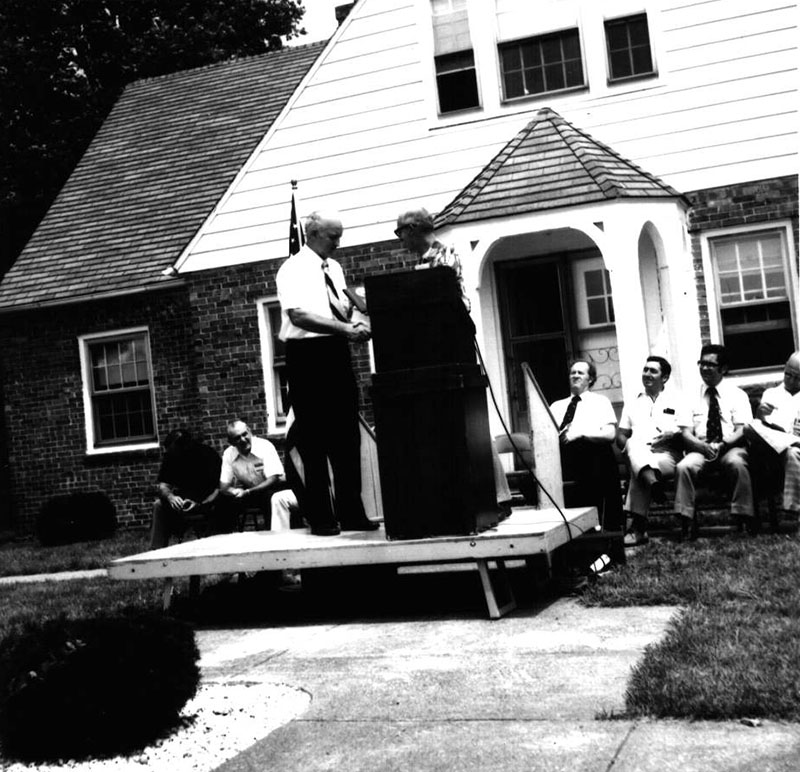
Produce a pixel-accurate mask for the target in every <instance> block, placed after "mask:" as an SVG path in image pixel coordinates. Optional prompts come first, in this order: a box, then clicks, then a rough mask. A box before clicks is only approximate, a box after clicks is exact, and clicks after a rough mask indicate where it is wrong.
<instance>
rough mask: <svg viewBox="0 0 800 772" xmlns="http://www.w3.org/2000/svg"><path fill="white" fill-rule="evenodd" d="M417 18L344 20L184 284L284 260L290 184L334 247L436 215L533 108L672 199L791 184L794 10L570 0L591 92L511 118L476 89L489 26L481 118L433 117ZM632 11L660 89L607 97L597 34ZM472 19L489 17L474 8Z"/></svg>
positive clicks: (621, 89) (397, 10) (480, 47)
mask: <svg viewBox="0 0 800 772" xmlns="http://www.w3.org/2000/svg"><path fill="white" fill-rule="evenodd" d="M488 1H489V0H471V2H472V3H473V4H474V3H479V4H485V3H487V2H488ZM549 2H551V3H553V4H554V6H553V7H556V6H558V7H560V8H564V7H566V6H565V5H564V3H563V0H549ZM539 5H540V6H545V5H546V2H545V0H540V2H539ZM427 6H428V0H361V2H359V3H358V4H357V5H356V7H355V9H354V10H353V11H352V12H351V15H350V17H349V18H348V20H347V21H346V22H345V24H344V25H343V27H342V28H341V29H340V30H339V32H338V33H337V36H336V37H334V39H333V41H332V43H331V44H329V46H328V48H327V49H326V50H325V51H324V52H323V54H322V56H321V57H320V60H319V61H318V62H317V64H316V65H315V66H314V68H312V71H311V73H310V74H309V76H308V78H307V79H306V81H305V84H304V85H303V86H302V87H301V89H300V90H299V92H298V93H297V94H296V95H295V98H294V100H293V101H292V102H291V103H290V105H289V107H288V109H287V110H286V111H285V112H284V114H283V115H282V116H281V117H279V119H278V120H277V121H276V124H275V126H273V129H272V131H271V132H270V134H268V135H267V137H266V138H265V140H264V141H263V142H262V144H261V146H260V147H259V148H258V150H257V151H256V152H255V153H254V155H253V156H252V158H251V159H250V161H249V162H248V164H247V165H246V167H245V169H244V170H243V172H242V173H241V174H240V176H239V178H238V179H237V181H236V182H235V183H234V185H233V186H232V188H231V190H230V191H229V192H228V193H227V194H226V196H225V197H223V199H222V200H221V202H220V204H219V205H218V207H217V210H216V211H215V212H214V214H213V215H212V216H211V217H210V218H209V220H208V222H207V223H206V225H205V226H204V227H203V229H202V230H201V232H200V233H198V235H197V237H196V238H195V239H194V240H193V241H192V243H191V244H190V245H189V247H188V248H187V251H186V253H185V257H186V262H185V263H184V264H183V265H182V266H181V270H184V271H186V270H198V269H202V268H207V267H212V266H219V265H229V264H235V263H238V262H249V261H252V260H263V259H276V258H283V257H285V255H286V246H287V237H288V223H287V219H288V214H289V203H288V202H289V196H290V191H291V188H290V184H289V182H290V180H291V179H297V180H299V201H300V212H301V214H307V213H308V212H309V211H311V209H313V208H320V207H325V208H335V209H338V210H339V211H341V212H342V213H343V217H344V224H345V234H344V238H343V241H342V244H343V246H351V245H355V244H360V243H366V242H371V241H379V240H384V239H391V238H392V230H393V226H394V220H395V217H396V215H397V214H398V212H399V211H401V210H402V209H403V208H405V207H407V206H408V205H409V204H411V203H421V204H423V205H426V206H428V208H429V209H431V210H433V211H435V210H438V209H440V208H441V207H443V206H444V205H445V204H447V203H448V201H450V200H451V199H452V197H453V196H455V195H456V194H457V193H458V192H459V191H460V190H461V189H462V188H463V187H464V186H465V185H466V184H467V183H468V182H469V181H470V180H471V179H472V178H473V177H474V176H475V174H477V173H478V172H479V171H480V169H481V168H482V167H483V166H484V165H485V164H486V163H488V162H489V160H490V159H491V158H492V157H493V156H494V154H495V153H496V152H497V151H498V150H499V149H500V148H501V147H502V146H503V145H504V144H505V143H506V142H507V141H508V140H509V139H511V137H512V136H513V135H514V134H515V133H516V132H517V131H518V130H519V129H520V128H521V127H522V126H524V125H525V124H526V123H527V122H528V121H529V120H530V119H531V118H532V116H533V115H534V114H535V112H536V111H537V110H538V109H539V108H541V107H544V106H548V107H551V108H552V109H554V110H556V111H557V112H559V113H560V114H561V115H562V116H563V117H564V118H566V119H567V120H569V121H570V122H572V123H573V124H574V125H575V126H577V127H578V128H580V129H583V130H585V131H587V132H589V133H590V134H591V135H592V136H594V137H595V138H596V139H598V140H600V141H602V142H605V143H606V144H608V145H610V146H611V147H612V148H614V149H615V150H616V151H617V152H619V153H620V154H621V155H623V156H625V157H627V158H630V159H631V160H633V161H635V162H636V163H637V164H639V165H640V166H642V167H643V168H644V169H645V170H647V171H649V172H651V173H653V174H656V175H657V176H659V177H661V178H662V179H663V180H664V181H666V182H667V183H669V184H671V185H673V186H674V187H675V188H677V189H678V190H683V191H689V190H696V189H701V188H707V187H712V186H716V185H723V184H730V183H733V182H739V181H747V180H755V179H764V178H768V177H774V176H782V175H785V174H791V173H796V171H797V102H796V97H797V64H796V62H797V25H796V11H797V4H796V3H791V2H780V1H779V0H762V1H761V2H760V3H759V4H757V5H756V4H754V3H752V0H747V1H746V2H745V0H698V1H697V2H687V0H672V2H670V1H669V0H662V2H654V1H652V0H651V1H649V2H642V3H632V2H629V0H607V1H606V2H603V3H600V2H597V0H583V1H582V2H581V1H579V0H573V2H570V3H569V6H570V9H574V11H575V13H576V15H577V16H576V17H577V19H578V24H579V26H580V29H581V37H582V41H583V45H584V50H585V55H586V62H585V65H586V71H587V73H588V77H589V88H588V89H587V90H585V91H581V92H578V93H572V94H568V95H560V96H554V95H551V96H550V97H544V98H537V99H531V100H530V101H527V102H524V103H521V104H520V103H516V104H509V105H503V104H500V103H499V101H498V98H497V96H496V95H497V93H498V91H497V87H496V85H493V86H492V87H491V88H490V87H487V86H486V85H485V84H494V83H496V81H497V80H498V78H499V74H498V71H497V59H496V56H494V55H493V54H494V52H495V51H496V48H495V42H496V39H497V30H498V24H497V23H494V24H481V25H479V29H475V28H473V29H472V38H473V44H474V45H475V48H476V52H478V54H479V58H478V60H479V61H480V62H482V63H483V66H484V68H486V67H487V66H488V69H485V70H484V71H483V72H482V73H481V80H482V83H483V84H484V87H483V88H482V93H483V97H484V104H483V106H482V109H480V110H477V111H471V112H469V113H467V114H465V115H462V116H457V117H453V116H450V117H449V118H446V119H438V118H436V116H435V107H434V105H435V103H436V94H435V92H434V88H435V85H434V80H433V74H432V61H431V60H430V57H431V51H432V48H431V42H430V34H431V33H430V22H429V19H428V17H427ZM499 7H500V8H501V10H502V12H503V15H502V18H501V24H502V29H503V30H509V29H513V27H514V21H513V14H514V13H515V12H517V11H518V12H521V13H525V12H527V13H530V12H529V10H527V8H528V4H527V2H525V3H521V2H518V0H502V4H501V5H499ZM643 7H647V9H648V19H649V22H650V28H651V37H652V42H653V47H654V54H655V60H656V63H657V67H658V73H659V74H658V77H657V78H652V79H645V80H639V81H632V82H630V83H628V84H608V83H607V80H606V61H605V43H604V31H603V20H604V18H614V17H616V16H619V15H622V14H626V13H630V12H632V11H633V12H635V11H640V10H642V8H643ZM515 9H516V11H515ZM477 11H478V13H483V14H484V17H483V18H486V7H485V6H482V7H481V8H479V9H477ZM572 12H573V11H572V10H570V14H571V13H572ZM472 18H473V19H475V18H478V15H477V14H473V15H472ZM487 52H488V53H489V54H492V55H490V56H487ZM487 59H490V60H491V61H489V62H488V63H487V61H486V60H487Z"/></svg>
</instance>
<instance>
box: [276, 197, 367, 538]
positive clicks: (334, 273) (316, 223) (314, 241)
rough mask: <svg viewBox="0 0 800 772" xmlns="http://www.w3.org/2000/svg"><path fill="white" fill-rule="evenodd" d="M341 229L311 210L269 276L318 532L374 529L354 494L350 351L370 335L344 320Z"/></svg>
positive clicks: (307, 506) (307, 508) (356, 434)
mask: <svg viewBox="0 0 800 772" xmlns="http://www.w3.org/2000/svg"><path fill="white" fill-rule="evenodd" d="M342 232H343V228H342V221H341V219H340V218H339V216H338V215H337V214H335V213H322V212H314V213H312V214H311V215H310V216H309V217H308V219H307V220H306V244H305V246H304V247H303V248H302V249H301V250H300V251H299V252H298V253H297V254H295V255H292V256H291V257H289V258H288V259H287V260H286V261H285V262H284V263H283V264H282V265H281V267H280V269H279V270H278V274H277V277H276V283H277V285H278V299H279V300H280V303H281V331H280V338H281V340H283V341H286V373H287V378H288V382H289V398H290V400H291V403H292V409H293V410H294V415H295V419H296V421H297V424H296V427H295V428H296V439H297V450H298V451H299V454H300V457H301V459H302V462H303V474H304V482H305V486H304V490H303V492H302V497H303V507H304V512H303V516H304V517H305V519H306V520H307V521H308V523H309V525H310V526H311V533H313V534H316V535H317V536H335V535H337V534H339V533H340V532H341V530H342V529H344V530H345V531H372V530H375V529H377V528H378V527H379V524H378V523H377V522H374V521H372V520H370V519H369V518H368V517H367V515H366V512H365V511H364V504H363V502H362V500H361V434H360V427H359V423H358V387H357V384H356V379H355V375H354V373H353V367H352V363H351V357H350V343H351V342H353V343H364V342H366V341H367V340H369V338H370V329H369V325H368V324H366V323H364V322H362V321H356V322H354V321H351V314H352V304H351V302H350V300H349V299H348V298H347V295H346V294H345V289H346V288H347V285H346V283H345V279H344V274H343V272H342V269H341V266H340V265H339V263H338V262H336V260H334V259H333V258H332V257H331V256H332V255H333V253H334V252H335V251H336V249H337V248H338V246H339V241H340V239H341V237H342ZM329 462H330V468H331V469H332V471H333V481H331V480H330V479H329V475H328V463H329ZM331 482H332V483H333V484H332V485H331Z"/></svg>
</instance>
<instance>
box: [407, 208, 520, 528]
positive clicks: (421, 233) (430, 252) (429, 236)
mask: <svg viewBox="0 0 800 772" xmlns="http://www.w3.org/2000/svg"><path fill="white" fill-rule="evenodd" d="M394 235H395V236H397V238H398V239H399V240H400V243H401V244H402V245H403V247H404V248H405V249H407V250H408V251H409V252H411V253H413V254H415V255H416V256H417V263H416V265H415V266H414V268H415V269H416V270H424V269H426V268H439V267H445V268H450V269H451V270H453V271H454V272H455V274H456V278H457V279H458V286H459V289H460V291H461V299H462V301H463V302H464V308H465V309H466V311H467V314H466V316H467V317H468V318H469V324H470V328H471V330H472V331H473V332H474V330H475V325H474V324H473V322H472V319H471V317H469V311H470V308H471V306H470V301H469V298H468V297H467V293H466V290H465V288H464V277H463V273H462V268H461V259H460V258H459V256H458V253H457V252H456V250H455V248H454V247H453V246H452V245H450V246H448V245H446V244H443V243H442V242H441V241H439V239H438V238H437V237H436V230H435V228H434V222H433V216H432V215H431V214H430V212H428V210H427V209H424V208H422V207H420V208H418V209H409V210H408V211H406V212H403V213H402V214H401V215H400V216H399V217H398V218H397V226H396V228H395V231H394ZM492 463H493V466H494V483H495V489H496V492H497V506H498V507H499V509H500V511H501V513H502V514H503V515H509V514H511V489H510V488H509V487H508V479H507V478H506V473H505V470H504V469H503V464H502V462H501V461H500V457H499V456H498V454H497V449H496V447H495V445H494V442H492Z"/></svg>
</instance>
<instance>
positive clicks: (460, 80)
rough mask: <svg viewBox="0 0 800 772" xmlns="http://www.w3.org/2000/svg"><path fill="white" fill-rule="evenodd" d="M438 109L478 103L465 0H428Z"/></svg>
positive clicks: (444, 110)
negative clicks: (429, 3) (431, 20)
mask: <svg viewBox="0 0 800 772" xmlns="http://www.w3.org/2000/svg"><path fill="white" fill-rule="evenodd" d="M431 14H432V17H433V50H434V62H435V65H436V90H437V92H438V97H439V112H440V113H442V114H444V113H452V112H455V111H457V110H467V109H470V108H473V107H480V104H481V101H480V94H479V93H478V74H477V71H476V69H475V54H474V53H473V50H472V40H471V38H470V33H469V17H468V15H467V0H431Z"/></svg>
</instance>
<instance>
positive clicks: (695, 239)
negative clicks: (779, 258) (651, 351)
mask: <svg viewBox="0 0 800 772" xmlns="http://www.w3.org/2000/svg"><path fill="white" fill-rule="evenodd" d="M685 195H686V197H687V198H688V199H689V201H691V203H692V208H691V210H690V211H689V232H690V234H691V239H692V256H693V262H694V271H695V277H696V281H697V297H698V304H699V309H700V334H701V338H702V342H703V343H710V342H711V339H710V338H711V335H710V326H709V308H708V301H707V297H706V286H705V278H704V275H703V260H702V255H701V251H700V237H701V235H702V234H703V233H704V232H705V231H710V230H718V229H721V228H735V227H738V226H742V225H755V224H761V223H768V222H776V221H780V220H788V219H791V220H792V223H793V234H794V249H795V257H796V258H797V256H798V254H800V250H798V184H797V176H790V177H778V178H776V179H770V180H760V181H758V182H745V183H738V184H736V185H726V186H724V187H720V188H708V189H706V190H696V191H692V192H690V193H686V194H685ZM788 353H789V352H787V355H788Z"/></svg>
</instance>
